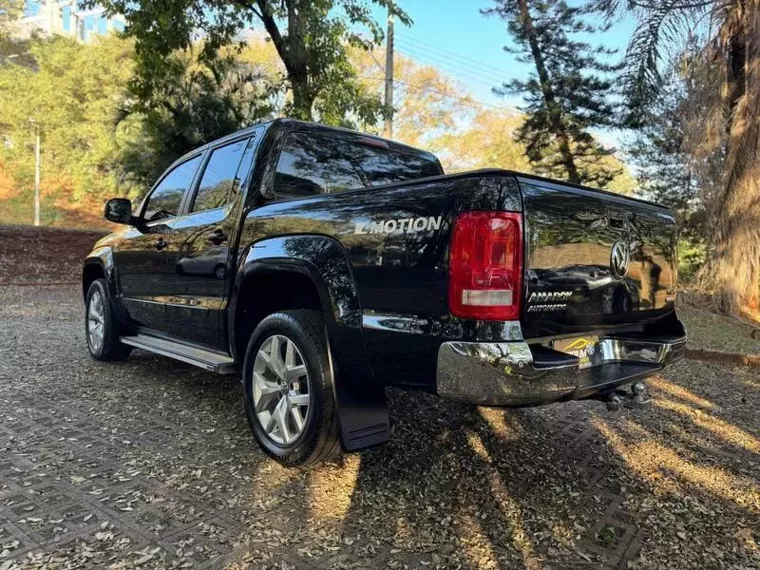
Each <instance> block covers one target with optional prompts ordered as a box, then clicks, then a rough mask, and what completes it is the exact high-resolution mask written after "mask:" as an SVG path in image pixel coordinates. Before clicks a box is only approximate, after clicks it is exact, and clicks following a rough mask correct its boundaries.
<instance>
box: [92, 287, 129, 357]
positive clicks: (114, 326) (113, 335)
mask: <svg viewBox="0 0 760 570" xmlns="http://www.w3.org/2000/svg"><path fill="white" fill-rule="evenodd" d="M84 319H85V320H84V333H85V337H86V338H87V348H88V349H89V351H90V355H91V356H92V357H93V358H94V359H95V360H105V361H113V360H124V359H125V358H126V357H127V356H129V353H130V351H131V347H130V346H127V345H125V344H122V343H120V342H119V324H118V321H117V320H116V315H114V311H113V307H112V306H111V301H110V298H109V297H108V292H107V290H106V280H105V279H96V280H95V281H93V282H92V284H91V285H90V288H89V289H88V290H87V297H85V310H84Z"/></svg>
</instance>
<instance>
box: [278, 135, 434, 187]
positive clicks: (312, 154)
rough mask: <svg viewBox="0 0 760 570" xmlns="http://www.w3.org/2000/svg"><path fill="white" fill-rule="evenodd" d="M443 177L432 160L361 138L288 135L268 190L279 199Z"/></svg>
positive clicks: (430, 156) (424, 155)
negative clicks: (271, 184)
mask: <svg viewBox="0 0 760 570" xmlns="http://www.w3.org/2000/svg"><path fill="white" fill-rule="evenodd" d="M440 174H443V171H442V169H441V167H440V164H439V163H438V162H437V161H436V160H435V159H434V158H433V157H432V155H426V154H423V153H421V152H415V151H414V150H413V149H408V150H407V149H403V148H398V147H395V146H390V147H388V146H386V145H385V143H384V142H383V141H379V140H377V139H371V138H369V137H367V142H366V143H364V142H362V141H361V140H360V139H357V138H355V137H348V136H347V137H341V136H339V135H328V134H318V133H303V132H294V133H291V134H289V135H288V137H287V138H286V140H285V144H284V146H283V149H282V152H281V153H280V157H279V160H278V162H277V168H276V172H275V181H274V191H275V193H276V194H277V195H279V196H282V197H286V198H287V197H292V198H295V197H304V196H314V195H318V194H334V193H337V192H344V191H346V190H356V189H360V188H370V187H372V186H382V185H383V184H392V183H394V182H403V181H405V180H414V179H417V178H426V177H429V176H438V175H440Z"/></svg>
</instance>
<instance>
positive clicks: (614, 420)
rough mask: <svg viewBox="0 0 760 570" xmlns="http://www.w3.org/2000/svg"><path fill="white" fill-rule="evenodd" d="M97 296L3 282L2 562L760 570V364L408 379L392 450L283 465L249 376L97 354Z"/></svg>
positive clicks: (2, 565)
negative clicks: (424, 383)
mask: <svg viewBox="0 0 760 570" xmlns="http://www.w3.org/2000/svg"><path fill="white" fill-rule="evenodd" d="M81 311H82V309H81V300H80V298H79V293H78V288H77V287H75V286H71V287H57V288H53V287H37V288H32V287H0V569H2V570H6V569H9V568H16V567H23V568H59V567H60V568H86V567H87V568H89V567H91V568H102V567H112V568H132V567H134V568H165V567H177V568H190V567H192V568H206V567H211V568H218V567H225V566H232V567H235V568H243V567H250V568H262V567H276V568H365V567H366V568H376V567H390V568H403V567H408V568H418V567H427V568H434V567H440V568H449V567H461V568H513V567H526V568H583V567H587V568H597V567H604V568H630V567H636V568H638V567H643V568H649V567H652V568H737V569H740V568H758V567H760V554H759V553H758V541H760V537H759V536H758V529H759V528H760V518H758V513H759V512H760V490H759V486H758V476H759V472H760V459H759V456H758V453H760V441H758V433H759V431H760V430H759V427H760V420H759V419H758V415H757V406H758V403H760V374H758V372H757V371H752V370H751V369H729V368H726V367H721V366H717V365H705V364H698V363H692V362H686V363H682V364H679V365H678V366H676V367H675V368H673V369H672V371H669V372H668V373H667V374H665V375H663V376H661V377H659V378H657V379H655V380H653V381H652V383H651V384H652V385H653V387H654V390H653V391H654V395H655V396H656V401H655V406H653V408H652V409H651V410H649V411H646V412H643V413H642V412H630V411H623V412H621V413H619V414H617V415H612V414H608V413H607V412H605V411H604V409H603V407H602V406H601V405H599V404H595V403H583V404H570V405H560V406H553V407H547V408H538V409H530V410H517V411H509V412H503V411H497V410H485V409H482V410H478V409H473V408H468V407H466V406H460V405H456V404H452V403H447V402H444V401H440V400H438V399H436V398H433V397H430V396H427V395H411V396H410V395H408V394H404V393H398V392H392V393H391V394H390V396H391V404H392V416H393V418H392V419H393V424H394V433H393V437H392V441H391V443H390V444H388V445H386V446H384V447H381V448H379V449H375V450H371V451H368V452H365V453H363V454H361V455H352V456H349V457H347V458H346V459H344V460H343V462H342V463H341V464H340V465H327V466H322V467H319V468H317V469H314V470H311V471H308V472H300V471H294V470H285V469H282V468H280V467H279V466H277V465H276V464H274V463H272V462H271V461H269V460H267V459H265V457H264V456H263V455H262V454H261V453H259V452H258V451H257V450H256V449H255V447H254V445H253V442H252V438H251V436H250V434H249V431H248V426H247V425H246V421H245V417H244V413H243V409H242V404H241V391H240V389H239V386H238V383H237V381H236V380H235V379H233V378H230V377H217V376H214V375H211V374H208V373H206V372H203V371H200V370H197V369H194V368H192V367H190V366H185V365H183V364H180V363H175V362H173V361H170V360H167V359H163V358H159V357H154V356H151V355H148V354H146V353H141V352H138V351H136V352H135V353H133V356H132V357H130V359H129V360H128V361H127V362H125V363H121V364H102V363H98V362H95V361H93V360H91V359H90V358H89V356H88V355H87V352H86V349H85V345H84V338H83V331H82V328H83V327H82V323H81Z"/></svg>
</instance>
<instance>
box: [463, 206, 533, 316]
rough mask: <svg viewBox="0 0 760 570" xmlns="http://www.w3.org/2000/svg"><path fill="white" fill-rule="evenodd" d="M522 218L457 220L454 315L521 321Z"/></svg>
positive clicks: (480, 215)
mask: <svg viewBox="0 0 760 570" xmlns="http://www.w3.org/2000/svg"><path fill="white" fill-rule="evenodd" d="M521 291H522V215H521V214H519V213H516V212H465V213H464V214H460V215H459V216H458V217H457V219H456V220H454V229H453V231H452V233H451V250H450V252H449V310H450V311H451V314H452V315H454V316H455V317H462V318H466V319H480V320H491V321H511V320H516V319H518V318H519V317H520V295H521Z"/></svg>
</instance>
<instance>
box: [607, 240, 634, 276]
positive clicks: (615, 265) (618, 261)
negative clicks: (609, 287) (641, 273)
mask: <svg viewBox="0 0 760 570" xmlns="http://www.w3.org/2000/svg"><path fill="white" fill-rule="evenodd" d="M630 261H631V252H630V249H629V247H628V244H627V243H626V242H624V241H618V242H615V244H614V245H613V246H612V253H611V254H610V269H611V270H612V275H613V276H614V277H617V278H618V279H622V278H623V277H625V276H626V275H627V273H628V263H629V262H630Z"/></svg>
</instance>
